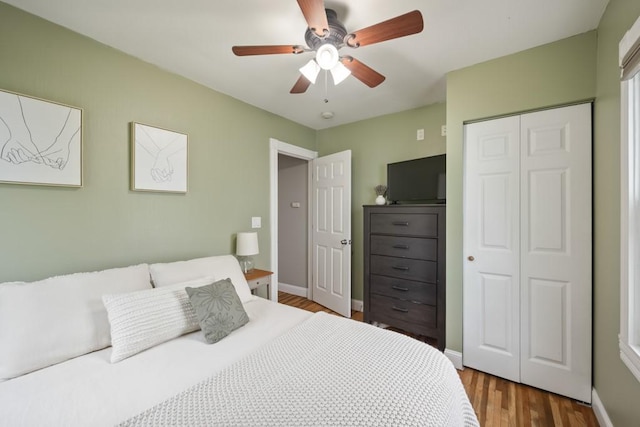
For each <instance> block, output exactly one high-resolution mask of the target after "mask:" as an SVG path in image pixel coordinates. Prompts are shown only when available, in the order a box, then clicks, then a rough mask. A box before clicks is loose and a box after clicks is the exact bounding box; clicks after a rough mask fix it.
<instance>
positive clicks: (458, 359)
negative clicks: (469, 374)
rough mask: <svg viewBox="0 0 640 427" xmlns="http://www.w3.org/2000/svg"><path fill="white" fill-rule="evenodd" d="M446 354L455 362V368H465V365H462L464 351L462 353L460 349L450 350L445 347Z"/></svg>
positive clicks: (460, 369)
mask: <svg viewBox="0 0 640 427" xmlns="http://www.w3.org/2000/svg"><path fill="white" fill-rule="evenodd" d="M444 355H445V356H447V358H448V359H449V360H451V363H453V366H454V368H456V369H457V370H459V371H462V370H463V369H464V366H462V353H460V352H459V351H453V350H449V349H448V348H445V349H444Z"/></svg>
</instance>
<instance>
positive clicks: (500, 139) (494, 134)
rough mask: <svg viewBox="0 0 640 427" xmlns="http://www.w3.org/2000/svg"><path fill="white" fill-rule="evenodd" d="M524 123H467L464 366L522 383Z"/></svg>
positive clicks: (516, 120) (514, 119) (506, 120)
mask: <svg viewBox="0 0 640 427" xmlns="http://www.w3.org/2000/svg"><path fill="white" fill-rule="evenodd" d="M519 139H520V119H519V118H518V117H508V118H504V119H499V120H492V121H487V122H481V123H475V124H473V125H468V126H465V143H466V145H465V169H464V170H465V176H464V201H465V204H464V236H463V239H464V255H465V257H466V260H465V261H464V270H463V275H464V289H463V292H464V298H463V313H464V316H463V322H464V324H463V328H464V340H463V353H462V354H463V356H464V364H465V365H467V366H469V367H472V368H475V369H478V370H481V371H483V372H488V373H490V374H493V375H497V376H499V377H502V378H507V379H509V380H511V381H517V382H519V381H520V332H519V328H520V280H519V276H520V266H519V259H520V240H519V236H518V235H519V226H520V204H519V199H518V193H519V188H520V172H519V161H520V160H519V143H518V141H519Z"/></svg>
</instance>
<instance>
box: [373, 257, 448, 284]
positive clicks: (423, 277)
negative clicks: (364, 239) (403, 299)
mask: <svg viewBox="0 0 640 427" xmlns="http://www.w3.org/2000/svg"><path fill="white" fill-rule="evenodd" d="M370 268H371V273H372V274H380V275H382V276H390V277H397V278H400V279H407V280H419V281H421V282H429V283H436V280H437V272H438V264H437V263H436V262H434V261H422V260H418V259H405V258H396V257H389V256H381V255H371V267H370Z"/></svg>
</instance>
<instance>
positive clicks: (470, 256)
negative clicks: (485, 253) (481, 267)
mask: <svg viewBox="0 0 640 427" xmlns="http://www.w3.org/2000/svg"><path fill="white" fill-rule="evenodd" d="M467 259H468V260H469V261H473V260H474V259H475V258H474V257H473V255H469V256H468V257H467Z"/></svg>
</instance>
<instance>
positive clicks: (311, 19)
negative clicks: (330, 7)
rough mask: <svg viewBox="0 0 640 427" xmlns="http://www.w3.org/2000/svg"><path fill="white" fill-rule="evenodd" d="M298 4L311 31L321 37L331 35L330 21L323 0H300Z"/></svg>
mask: <svg viewBox="0 0 640 427" xmlns="http://www.w3.org/2000/svg"><path fill="white" fill-rule="evenodd" d="M298 6H300V10H302V14H303V15H304V19H306V20H307V25H308V26H309V29H310V30H311V31H313V32H314V33H316V35H317V36H318V37H321V38H325V37H326V36H328V35H329V22H328V21H327V13H326V12H325V11H324V1H323V0H298Z"/></svg>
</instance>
